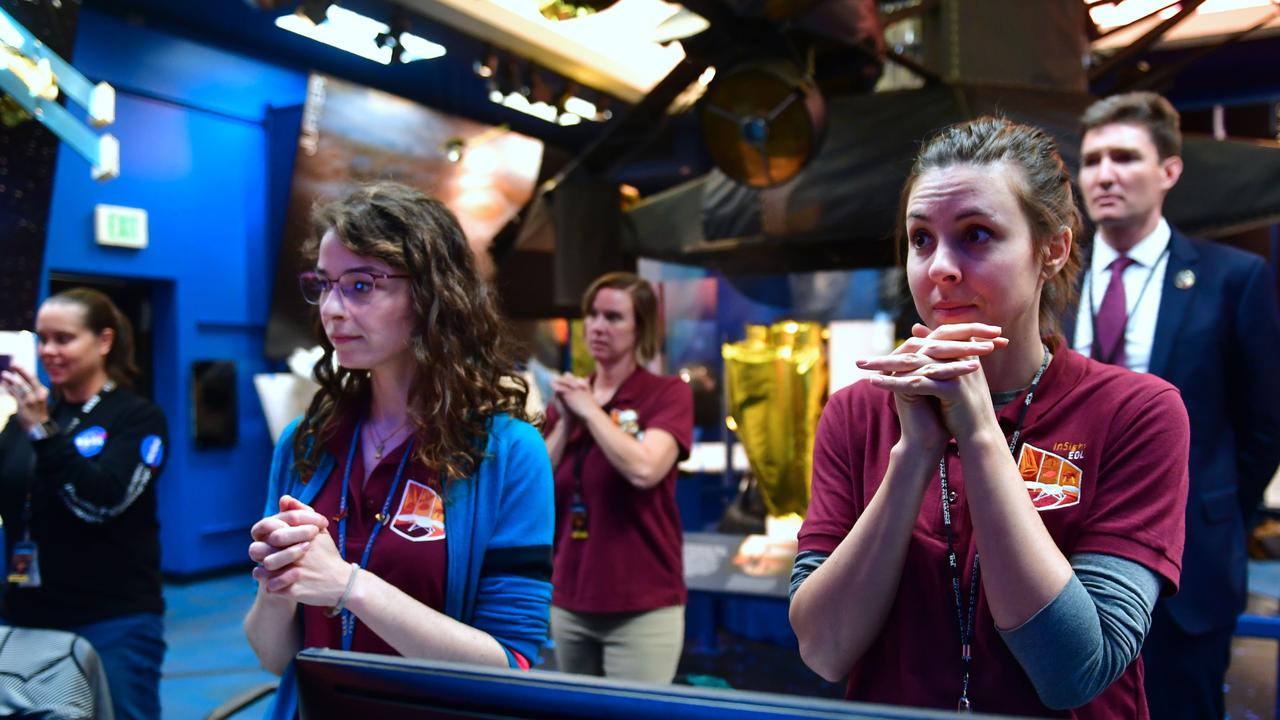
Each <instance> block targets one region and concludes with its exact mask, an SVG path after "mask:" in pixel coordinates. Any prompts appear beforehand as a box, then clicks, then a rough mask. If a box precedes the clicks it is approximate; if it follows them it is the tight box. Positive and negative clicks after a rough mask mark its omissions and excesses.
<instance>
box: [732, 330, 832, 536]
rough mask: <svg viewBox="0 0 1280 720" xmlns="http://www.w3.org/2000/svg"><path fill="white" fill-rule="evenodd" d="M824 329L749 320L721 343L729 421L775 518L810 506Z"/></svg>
mask: <svg viewBox="0 0 1280 720" xmlns="http://www.w3.org/2000/svg"><path fill="white" fill-rule="evenodd" d="M823 334H824V333H823V328H822V326H821V325H819V324H817V323H810V322H795V321H783V322H777V323H774V324H773V325H770V326H765V325H749V326H747V336H746V338H745V339H744V340H742V341H740V342H736V343H726V344H725V345H724V346H723V347H722V348H721V354H722V355H723V357H724V366H725V377H726V380H727V386H728V394H729V418H728V422H729V423H730V427H734V426H736V428H735V429H736V432H737V434H738V439H739V441H740V442H741V443H742V445H743V447H744V449H745V450H746V451H747V459H748V461H750V463H751V471H752V472H753V473H754V474H755V476H756V480H757V482H758V483H759V485H760V493H761V495H762V496H763V497H764V502H765V507H766V508H767V510H768V513H769V515H770V516H774V517H781V516H785V515H789V514H793V513H794V514H796V515H800V516H803V515H804V513H805V510H806V509H807V508H808V506H809V481H810V477H811V475H812V472H813V439H814V434H815V433H816V432H817V428H818V418H819V416H820V415H821V414H822V406H823V403H824V401H825V400H826V393H827V363H826V349H825V342H824V337H823Z"/></svg>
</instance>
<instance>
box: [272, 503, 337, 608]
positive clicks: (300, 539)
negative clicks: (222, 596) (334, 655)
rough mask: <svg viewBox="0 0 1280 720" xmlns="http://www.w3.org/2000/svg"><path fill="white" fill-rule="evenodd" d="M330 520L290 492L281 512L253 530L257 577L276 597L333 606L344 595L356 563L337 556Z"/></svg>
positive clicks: (281, 505) (306, 603)
mask: <svg viewBox="0 0 1280 720" xmlns="http://www.w3.org/2000/svg"><path fill="white" fill-rule="evenodd" d="M328 527H329V519H328V518H326V517H325V516H324V515H321V514H320V513H318V512H316V511H315V510H314V509H313V508H312V507H311V506H309V505H307V504H306V503H304V502H302V501H301V500H298V499H297V498H294V497H291V496H289V495H284V496H282V497H281V498H280V512H278V513H276V514H275V515H270V516H268V517H265V518H263V519H261V520H259V521H258V522H256V523H254V525H253V527H252V528H251V529H250V530H249V534H250V535H251V536H252V537H253V542H252V543H250V544H249V558H250V559H251V560H253V561H254V562H255V563H257V567H255V568H254V569H253V577H254V578H255V579H256V580H258V581H259V583H260V584H262V585H263V587H264V588H265V589H266V591H267V592H268V593H269V594H271V595H276V596H281V597H286V598H289V599H291V600H293V601H295V602H300V603H303V604H304V605H316V606H324V607H328V606H332V605H334V604H335V603H337V602H338V598H340V597H341V596H342V591H343V590H344V589H345V588H346V584H347V579H348V578H349V577H350V573H351V571H352V570H351V566H350V564H348V563H347V562H346V561H345V560H343V559H342V557H341V556H340V555H339V554H338V547H337V545H335V544H334V541H333V537H332V536H331V535H330V534H329V532H328Z"/></svg>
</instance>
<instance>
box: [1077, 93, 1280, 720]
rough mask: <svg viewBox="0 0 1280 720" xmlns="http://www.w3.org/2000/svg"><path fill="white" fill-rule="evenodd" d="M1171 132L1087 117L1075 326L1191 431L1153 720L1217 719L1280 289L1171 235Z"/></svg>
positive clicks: (1255, 489) (1275, 399)
mask: <svg viewBox="0 0 1280 720" xmlns="http://www.w3.org/2000/svg"><path fill="white" fill-rule="evenodd" d="M1178 124H1179V119H1178V114H1177V111H1175V110H1174V109H1173V106H1171V105H1170V104H1169V102H1168V101H1167V100H1165V99H1164V98H1162V97H1160V96H1159V95H1156V94H1154V93H1145V92H1140V93H1127V94H1124V95H1116V96H1112V97H1109V98H1106V99H1105V100H1101V101H1098V102H1096V103H1094V104H1093V105H1092V106H1090V107H1089V109H1088V110H1086V111H1085V113H1084V115H1083V116H1082V117H1081V129H1082V131H1083V139H1082V143H1081V153H1080V158H1081V160H1080V164H1081V167H1080V177H1079V181H1080V188H1081V190H1082V193H1083V195H1084V200H1085V206H1086V208H1087V210H1088V212H1089V217H1090V218H1091V219H1092V220H1093V222H1094V225H1095V226H1096V227H1097V233H1096V235H1095V236H1094V238H1093V243H1092V253H1091V259H1090V261H1089V263H1088V264H1087V265H1086V267H1085V269H1084V273H1083V277H1084V280H1083V285H1082V287H1081V298H1080V305H1079V311H1078V313H1077V314H1076V315H1075V317H1074V318H1069V319H1068V325H1071V324H1074V341H1073V346H1074V347H1075V348H1076V349H1077V350H1079V351H1080V352H1082V353H1084V354H1086V355H1090V356H1092V357H1093V358H1094V359H1097V360H1101V361H1103V362H1110V363H1114V364H1118V365H1125V366H1126V367H1128V368H1129V369H1131V370H1135V371H1137V372H1150V373H1153V374H1155V375H1159V376H1160V377H1162V378H1164V379H1165V380H1168V381H1169V382H1170V383H1172V384H1174V385H1176V386H1177V387H1178V389H1179V390H1180V391H1181V392H1182V399H1183V402H1184V403H1185V404H1186V406H1187V414H1188V415H1189V417H1190V420H1191V457H1190V475H1191V486H1190V491H1189V496H1188V498H1187V539H1186V549H1185V551H1184V556H1183V562H1182V580H1181V589H1180V591H1179V592H1178V594H1176V595H1174V596H1172V597H1168V598H1164V599H1162V600H1161V601H1160V602H1159V603H1158V604H1157V605H1156V609H1155V612H1154V614H1153V617H1152V627H1151V631H1150V633H1149V634H1148V636H1147V640H1146V644H1145V645H1144V646H1143V653H1142V656H1143V660H1144V663H1145V666H1146V688H1147V701H1148V703H1149V705H1150V707H1151V716H1152V718H1155V719H1156V720H1163V719H1164V718H1184V717H1185V718H1197V719H1199V718H1221V717H1222V716H1223V714H1224V699H1223V694H1222V688H1223V678H1224V676H1225V674H1226V669H1227V665H1228V663H1229V662H1230V658H1231V635H1232V633H1233V631H1234V627H1235V620H1236V616H1237V615H1238V614H1239V613H1240V612H1241V611H1242V610H1243V609H1244V604H1245V593H1246V590H1245V579H1246V573H1247V565H1246V554H1245V536H1246V526H1247V524H1248V522H1249V520H1250V518H1251V516H1252V515H1253V513H1254V511H1255V509H1256V508H1257V506H1258V504H1259V502H1260V501H1261V499H1262V493H1263V490H1264V489H1265V488H1266V486H1267V483H1268V482H1269V481H1270V480H1271V478H1272V476H1273V474H1274V473H1275V471H1276V466H1277V464H1278V463H1280V372H1277V371H1278V370H1280V311H1278V310H1277V306H1276V293H1275V278H1274V275H1273V274H1272V272H1271V271H1270V270H1269V268H1268V266H1267V264H1266V263H1265V262H1264V261H1263V260H1262V259H1261V258H1259V257H1257V256H1255V255H1252V254H1250V253H1247V252H1244V251H1241V250H1237V249H1234V248H1231V247H1228V246H1225V245H1219V244H1215V243H1210V242H1203V241H1199V240H1192V239H1190V238H1188V237H1186V236H1185V235H1183V234H1182V233H1180V232H1178V231H1177V230H1176V229H1174V228H1172V227H1170V226H1169V223H1168V222H1166V221H1165V219H1164V216H1163V212H1162V208H1163V205H1164V198H1165V195H1166V194H1167V193H1168V192H1169V190H1170V189H1171V188H1173V186H1174V185H1175V184H1176V183H1177V182H1178V178H1179V176H1180V175H1181V173H1182V158H1181V157H1179V155H1180V153H1181V147H1182V135H1181V132H1180V131H1179V128H1178ZM1071 320H1074V323H1071ZM1068 337H1072V335H1071V332H1070V330H1068Z"/></svg>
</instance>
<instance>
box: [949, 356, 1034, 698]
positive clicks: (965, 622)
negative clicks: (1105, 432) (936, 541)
mask: <svg viewBox="0 0 1280 720" xmlns="http://www.w3.org/2000/svg"><path fill="white" fill-rule="evenodd" d="M1049 357H1050V355H1049V349H1048V348H1045V350H1044V360H1042V361H1041V362H1040V369H1039V370H1037V371H1036V375H1035V377H1034V378H1032V379H1031V387H1029V388H1028V389H1027V395H1026V397H1025V398H1024V399H1023V401H1022V411H1021V412H1019V413H1018V424H1017V425H1016V426H1015V427H1014V429H1013V436H1012V437H1011V438H1010V440H1009V453H1010V454H1012V455H1013V459H1014V460H1015V461H1016V460H1017V459H1018V440H1019V439H1021V437H1022V424H1023V423H1024V422H1026V419H1027V410H1029V409H1030V408H1031V399H1032V398H1033V397H1035V394H1036V387H1037V386H1038V385H1039V384H1040V378H1041V377H1042V376H1043V375H1044V371H1045V368H1047V367H1049ZM938 484H939V486H940V487H941V488H942V525H943V527H944V528H946V531H947V566H948V569H949V570H950V571H951V592H952V595H954V596H955V603H956V622H957V623H958V624H959V626H960V661H961V663H963V668H964V669H963V675H962V676H961V681H960V700H959V702H957V703H956V710H957V711H959V712H962V713H968V712H973V703H972V702H970V700H969V668H970V665H971V664H972V663H973V616H974V613H975V611H976V608H977V606H978V573H979V572H980V571H979V568H978V553H977V551H974V553H973V567H972V569H971V570H970V572H969V612H968V613H965V610H964V606H963V604H962V603H961V598H960V561H959V559H958V558H957V556H956V539H955V532H954V531H953V530H952V528H951V503H950V502H949V500H948V495H949V494H950V493H949V489H948V486H947V455H946V453H945V452H943V454H942V459H941V460H939V461H938Z"/></svg>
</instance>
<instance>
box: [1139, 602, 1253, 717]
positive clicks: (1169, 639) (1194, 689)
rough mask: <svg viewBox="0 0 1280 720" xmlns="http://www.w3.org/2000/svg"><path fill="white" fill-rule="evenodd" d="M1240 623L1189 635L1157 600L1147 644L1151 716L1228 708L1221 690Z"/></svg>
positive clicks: (1200, 714)
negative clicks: (1232, 643)
mask: <svg viewBox="0 0 1280 720" xmlns="http://www.w3.org/2000/svg"><path fill="white" fill-rule="evenodd" d="M1234 630H1235V628H1225V629H1221V630H1211V631H1209V632H1207V633H1204V634H1202V635H1190V634H1188V633H1187V632H1185V631H1184V630H1183V629H1182V628H1180V627H1178V624H1177V623H1175V622H1174V621H1173V618H1172V617H1170V615H1169V613H1168V612H1167V611H1165V609H1164V603H1156V609H1155V612H1154V613H1152V617H1151V632H1150V633H1148V634H1147V640H1146V643H1145V644H1143V646H1142V662H1143V665H1144V668H1145V684H1146V688H1147V705H1148V706H1149V707H1150V708H1151V720H1180V719H1181V718H1187V720H1208V719H1210V718H1221V717H1222V716H1223V715H1225V714H1226V703H1225V700H1224V698H1223V695H1222V686H1223V682H1224V680H1225V679H1226V675H1227V665H1228V664H1230V662H1231V636H1232V634H1233V633H1234Z"/></svg>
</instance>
